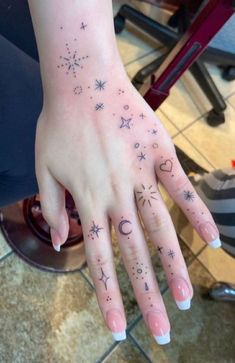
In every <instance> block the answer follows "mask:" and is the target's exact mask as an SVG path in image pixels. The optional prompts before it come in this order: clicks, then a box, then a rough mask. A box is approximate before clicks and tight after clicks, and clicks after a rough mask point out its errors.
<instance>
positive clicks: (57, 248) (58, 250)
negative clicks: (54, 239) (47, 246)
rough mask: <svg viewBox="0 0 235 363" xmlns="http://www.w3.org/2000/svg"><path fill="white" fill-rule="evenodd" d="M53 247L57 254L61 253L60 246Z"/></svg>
mask: <svg viewBox="0 0 235 363" xmlns="http://www.w3.org/2000/svg"><path fill="white" fill-rule="evenodd" d="M52 246H53V247H54V249H55V250H56V251H57V252H60V245H53V244H52Z"/></svg>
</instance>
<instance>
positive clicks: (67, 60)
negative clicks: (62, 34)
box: [57, 43, 89, 78]
mask: <svg viewBox="0 0 235 363" xmlns="http://www.w3.org/2000/svg"><path fill="white" fill-rule="evenodd" d="M65 46H66V51H67V54H66V56H60V60H61V61H62V63H61V64H60V65H57V68H63V69H65V71H66V74H69V73H71V74H72V75H73V76H74V78H76V76H77V70H78V69H79V68H80V69H82V68H83V66H82V65H81V64H82V62H83V61H85V59H87V58H89V57H88V55H87V56H85V57H79V56H78V55H77V50H73V51H72V50H71V49H70V47H69V44H68V43H66V44H65Z"/></svg>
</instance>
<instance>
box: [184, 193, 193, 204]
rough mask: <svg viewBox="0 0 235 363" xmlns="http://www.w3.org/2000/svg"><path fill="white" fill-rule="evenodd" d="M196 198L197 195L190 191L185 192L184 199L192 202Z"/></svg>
mask: <svg viewBox="0 0 235 363" xmlns="http://www.w3.org/2000/svg"><path fill="white" fill-rule="evenodd" d="M194 198H195V195H194V193H193V192H190V190H184V199H185V200H188V201H190V202H192V201H193V200H194Z"/></svg>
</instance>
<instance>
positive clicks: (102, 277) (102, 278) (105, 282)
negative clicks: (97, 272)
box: [99, 267, 110, 290]
mask: <svg viewBox="0 0 235 363" xmlns="http://www.w3.org/2000/svg"><path fill="white" fill-rule="evenodd" d="M108 279H110V277H108V276H106V275H105V273H104V271H103V269H102V267H101V278H100V279H99V280H100V281H102V282H103V284H104V287H105V290H107V281H108Z"/></svg>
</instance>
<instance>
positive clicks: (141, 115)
mask: <svg viewBox="0 0 235 363" xmlns="http://www.w3.org/2000/svg"><path fill="white" fill-rule="evenodd" d="M140 117H141V118H142V120H143V119H144V118H145V117H146V116H145V115H144V114H143V112H142V113H141V114H140Z"/></svg>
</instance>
